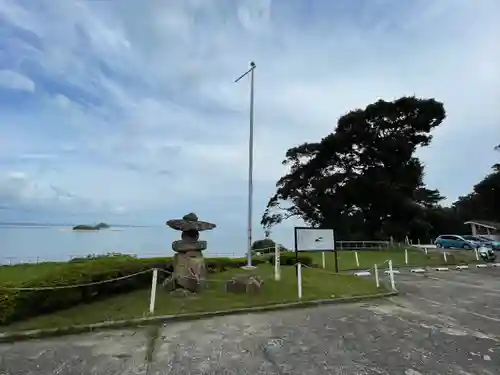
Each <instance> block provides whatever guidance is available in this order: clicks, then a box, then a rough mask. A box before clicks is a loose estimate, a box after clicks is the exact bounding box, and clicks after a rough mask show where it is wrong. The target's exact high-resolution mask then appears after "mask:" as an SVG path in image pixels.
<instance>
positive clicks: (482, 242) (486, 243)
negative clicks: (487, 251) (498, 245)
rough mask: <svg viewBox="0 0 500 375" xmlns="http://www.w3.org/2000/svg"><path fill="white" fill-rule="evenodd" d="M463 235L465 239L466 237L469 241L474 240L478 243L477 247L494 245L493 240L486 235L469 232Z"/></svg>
mask: <svg viewBox="0 0 500 375" xmlns="http://www.w3.org/2000/svg"><path fill="white" fill-rule="evenodd" d="M462 237H463V238H464V239H466V240H467V241H470V242H473V243H474V244H475V245H476V247H488V248H492V247H493V245H492V242H493V241H492V240H491V239H489V238H486V237H480V236H471V235H468V234H465V235H463V236H462Z"/></svg>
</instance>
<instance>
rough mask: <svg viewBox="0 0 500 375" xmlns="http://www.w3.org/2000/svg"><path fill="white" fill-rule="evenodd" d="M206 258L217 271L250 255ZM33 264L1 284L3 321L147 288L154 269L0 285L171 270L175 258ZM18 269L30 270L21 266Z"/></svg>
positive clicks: (237, 264)
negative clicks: (48, 267) (39, 268)
mask: <svg viewBox="0 0 500 375" xmlns="http://www.w3.org/2000/svg"><path fill="white" fill-rule="evenodd" d="M267 261H268V259H267V258H254V259H253V264H254V265H258V264H262V263H265V262H267ZM205 262H206V265H207V268H208V272H210V273H215V272H223V271H226V270H229V269H232V268H239V267H242V266H244V265H246V263H247V259H246V258H237V259H232V258H206V259H205ZM31 266H32V267H31V268H30V270H29V271H30V272H33V274H34V276H33V277H30V278H28V279H20V280H21V281H18V282H4V283H2V284H1V285H0V324H8V323H10V322H12V321H15V320H21V319H25V318H29V317H33V316H37V315H41V314H45V313H50V312H54V311H57V310H61V309H65V308H68V307H71V306H75V305H77V304H81V303H86V302H90V301H93V300H96V299H99V298H105V297H108V296H111V295H114V294H118V293H127V292H130V291H132V290H136V289H140V288H148V287H149V286H150V285H151V273H149V272H147V273H144V274H140V275H137V276H134V277H131V278H128V279H123V280H119V281H113V282H109V283H102V284H97V285H90V286H82V287H78V288H66V289H49V290H36V291H26V290H25V291H16V290H7V289H2V288H1V286H4V287H16V288H30V287H33V288H34V287H36V288H39V287H55V286H64V285H77V284H78V285H81V284H88V283H95V282H100V281H105V280H111V279H115V278H119V277H122V276H127V275H132V274H134V273H137V272H141V271H145V270H149V269H151V268H159V269H163V270H166V271H169V272H172V270H173V267H172V258H148V259H141V258H135V257H132V256H124V255H122V254H111V255H108V256H90V257H88V258H81V259H79V260H75V259H73V260H72V261H70V262H68V263H63V264H61V266H60V267H57V272H40V273H39V275H36V265H31ZM7 267H9V266H7ZM23 269H24V271H23ZM55 269H56V268H55ZM19 272H27V271H26V269H25V268H21V267H20V268H19ZM167 276H168V275H167V274H165V273H163V272H160V273H159V274H158V279H159V280H158V281H159V282H161V281H163V279H165V277H167Z"/></svg>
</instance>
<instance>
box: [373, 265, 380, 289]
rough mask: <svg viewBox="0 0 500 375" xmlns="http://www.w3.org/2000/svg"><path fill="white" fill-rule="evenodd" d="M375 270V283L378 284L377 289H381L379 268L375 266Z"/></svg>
mask: <svg viewBox="0 0 500 375" xmlns="http://www.w3.org/2000/svg"><path fill="white" fill-rule="evenodd" d="M374 268H375V283H376V284H377V288H379V287H380V281H379V279H378V267H377V265H376V264H375V265H374Z"/></svg>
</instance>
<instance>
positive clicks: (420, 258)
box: [308, 248, 477, 271]
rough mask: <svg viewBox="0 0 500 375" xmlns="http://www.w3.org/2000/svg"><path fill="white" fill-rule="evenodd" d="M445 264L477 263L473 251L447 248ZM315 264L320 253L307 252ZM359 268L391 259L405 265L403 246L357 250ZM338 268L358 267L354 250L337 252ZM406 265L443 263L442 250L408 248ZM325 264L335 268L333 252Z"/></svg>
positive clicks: (320, 261)
mask: <svg viewBox="0 0 500 375" xmlns="http://www.w3.org/2000/svg"><path fill="white" fill-rule="evenodd" d="M447 254H448V256H447V264H448V265H456V264H464V263H477V261H476V257H475V253H474V251H471V250H448V251H447ZM308 255H310V256H311V257H312V258H313V260H314V263H315V264H318V265H321V264H322V255H321V253H308ZM358 259H359V269H361V270H363V269H371V268H373V266H374V264H377V265H378V266H379V267H380V266H382V264H383V266H382V267H384V268H386V267H387V264H384V262H385V261H387V260H389V259H391V260H392V264H393V267H399V266H404V265H405V254H404V248H399V249H398V248H394V249H389V250H380V251H372V250H370V251H358ZM338 260H339V270H340V271H343V270H350V269H356V268H358V267H357V266H356V257H355V254H354V251H351V250H349V251H346V250H342V251H339V252H338ZM408 265H410V266H421V267H425V266H429V267H433V266H439V265H445V262H444V258H443V252H442V251H441V250H429V251H428V254H427V255H426V254H425V252H423V251H420V250H413V249H408ZM325 266H326V269H327V270H335V254H334V253H325Z"/></svg>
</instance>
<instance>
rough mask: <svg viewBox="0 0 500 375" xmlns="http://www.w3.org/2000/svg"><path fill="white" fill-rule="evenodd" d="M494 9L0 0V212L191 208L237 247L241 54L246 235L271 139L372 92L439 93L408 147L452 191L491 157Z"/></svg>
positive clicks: (280, 147) (474, 177)
mask: <svg viewBox="0 0 500 375" xmlns="http://www.w3.org/2000/svg"><path fill="white" fill-rule="evenodd" d="M499 14H500V2H498V1H497V0H483V1H466V0H436V1H425V0H415V1H403V0H399V1H389V0H371V1H368V0H364V1H353V0H349V1H347V0H346V1H340V0H339V1H332V0H324V1H320V0H316V1H305V0H303V1H298V0H241V1H238V0H220V1H216V0H214V1H209V0H179V1H174V0H172V1H167V0H165V1H154V0H152V1H147V2H144V1H136V0H120V1H118V0H116V1H111V0H110V1H76V0H46V1H44V0H38V1H33V0H18V1H14V0H12V1H8V0H0V220H2V221H8V220H10V221H40V220H42V221H51V222H82V221H83V222H89V221H90V222H96V221H100V220H105V221H110V222H115V223H128V224H158V225H161V224H162V223H164V222H165V220H167V219H170V218H175V217H178V216H181V215H182V214H184V213H187V212H190V211H195V212H197V213H198V214H199V216H200V217H201V218H202V219H206V220H209V221H212V222H215V223H217V224H219V228H218V229H217V230H219V231H220V238H221V239H223V238H224V236H225V234H224V233H232V234H231V236H230V237H231V238H232V239H233V240H234V241H237V242H238V244H239V243H241V244H242V246H244V241H245V225H246V199H247V198H246V194H247V191H246V178H247V137H248V88H249V87H248V82H247V81H245V80H244V81H242V82H240V83H239V84H234V83H233V80H234V79H235V78H236V77H238V76H239V75H240V74H241V73H242V72H243V71H245V70H246V69H247V67H248V63H249V61H251V60H255V61H256V63H257V71H256V104H255V111H256V112H255V199H254V203H255V209H254V211H255V224H256V231H257V237H258V236H260V235H261V233H262V231H261V229H260V228H258V223H259V221H260V216H261V214H262V211H263V210H264V208H265V204H266V202H267V199H268V198H269V197H270V196H271V195H272V194H273V193H274V185H275V182H276V180H277V179H278V178H279V177H280V176H281V175H282V174H283V173H284V172H285V170H284V169H283V166H282V165H281V160H282V159H283V156H284V153H285V151H286V149H288V148H289V147H291V146H293V145H296V144H298V143H302V142H304V141H316V140H318V139H320V138H321V137H323V136H325V135H326V134H327V133H328V132H330V131H332V130H333V129H334V126H335V123H336V120H337V118H338V117H339V116H340V115H342V114H344V113H346V112H347V111H348V110H350V109H354V108H359V107H364V106H366V105H367V104H369V103H371V102H373V101H375V100H377V99H378V98H384V99H387V100H391V99H394V98H396V97H399V96H402V95H413V94H415V95H417V96H421V97H435V98H436V99H438V100H441V101H443V102H444V104H445V107H446V109H447V111H448V118H447V120H446V121H445V123H444V124H443V125H442V127H441V128H440V129H438V130H436V131H435V133H434V135H435V138H434V141H433V143H432V146H431V147H428V148H426V149H424V150H421V151H420V155H421V157H422V158H423V160H424V161H425V163H426V168H427V169H426V172H427V174H426V182H427V183H428V184H429V186H430V187H432V188H438V189H440V190H441V192H442V193H443V194H445V195H446V196H447V197H448V198H449V199H450V200H454V199H456V197H458V196H459V195H463V194H466V193H468V192H469V191H470V190H471V187H472V185H473V184H474V183H476V182H477V181H479V180H480V179H481V178H482V176H483V175H485V174H486V173H487V172H488V171H489V168H490V166H491V164H493V163H494V162H495V161H498V155H495V153H494V151H493V150H492V149H493V146H494V145H495V144H498V143H499V141H500V107H499V105H498V104H499V103H500V44H499V43H498V36H499V35H500V22H498V18H499V17H500V16H499ZM293 224H294V223H293V222H290V223H287V224H285V225H282V226H281V227H280V228H277V229H276V232H275V233H276V236H278V238H280V237H281V238H285V237H286V238H288V237H291V227H292V226H293ZM228 238H229V234H228ZM233 240H232V241H233Z"/></svg>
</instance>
